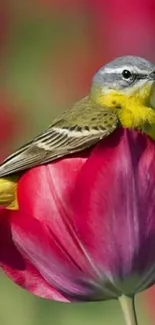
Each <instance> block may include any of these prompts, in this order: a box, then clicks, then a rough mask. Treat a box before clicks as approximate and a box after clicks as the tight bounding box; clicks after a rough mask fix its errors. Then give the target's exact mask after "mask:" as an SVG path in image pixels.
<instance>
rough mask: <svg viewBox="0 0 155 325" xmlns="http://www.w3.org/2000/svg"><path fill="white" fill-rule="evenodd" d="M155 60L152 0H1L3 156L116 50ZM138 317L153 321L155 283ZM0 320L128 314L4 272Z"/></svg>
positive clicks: (88, 320) (57, 323)
mask: <svg viewBox="0 0 155 325" xmlns="http://www.w3.org/2000/svg"><path fill="white" fill-rule="evenodd" d="M124 54H135V55H141V56H144V57H146V58H148V59H150V60H152V61H154V62H155V1H154V0H143V1H141V0H130V1H124V0H109V1H103V0H26V1H25V0H0V160H2V159H3V158H4V157H6V155H7V154H9V153H11V151H12V150H14V149H15V148H16V147H17V146H19V145H20V144H22V143H23V142H24V141H26V140H29V139H30V138H31V137H32V136H34V135H36V134H38V133H39V132H41V131H43V130H44V128H45V127H47V126H48V124H49V123H50V122H49V121H52V119H53V118H54V117H55V116H56V115H58V114H59V113H60V112H61V111H63V110H64V109H66V108H68V107H70V106H71V105H72V104H73V103H74V102H75V101H76V100H78V99H80V98H81V97H82V96H84V95H86V94H87V93H88V91H89V87H90V82H91V77H92V75H93V74H94V72H95V71H96V70H97V69H98V68H99V67H100V66H101V65H103V64H104V63H105V62H107V61H109V60H111V59H113V58H114V57H115V56H118V55H124ZM136 304H137V310H138V317H139V321H140V324H142V325H145V324H146V325H149V324H154V323H155V289H154V288H152V289H151V290H148V291H147V292H146V293H143V294H141V295H138V297H137V301H136ZM0 324H1V325H21V324H22V325H42V324H44V325H51V324H52V325H88V324H89V325H94V324H95V325H99V324H109V325H114V324H119V325H121V324H122V325H123V324H124V320H123V316H122V314H121V311H120V309H119V305H118V303H117V302H113V301H112V302H111V301H110V302H105V303H94V304H92V303H89V304H73V305H71V304H61V303H56V302H51V301H47V300H43V299H39V298H36V297H34V296H32V295H31V294H30V293H28V292H26V291H24V290H22V289H21V288H19V287H17V286H16V285H14V284H13V283H12V282H11V281H10V280H9V279H8V278H7V277H5V276H4V275H3V274H2V273H1V274H0Z"/></svg>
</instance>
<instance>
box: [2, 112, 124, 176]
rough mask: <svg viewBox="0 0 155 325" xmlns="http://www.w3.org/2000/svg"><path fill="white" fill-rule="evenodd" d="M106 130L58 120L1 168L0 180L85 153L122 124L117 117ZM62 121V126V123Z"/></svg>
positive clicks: (8, 159)
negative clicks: (62, 158)
mask: <svg viewBox="0 0 155 325" xmlns="http://www.w3.org/2000/svg"><path fill="white" fill-rule="evenodd" d="M112 118H113V121H112V123H111V125H110V127H109V125H107V126H106V125H105V126H104V127H102V126H99V127H96V126H91V127H88V126H87V125H86V126H81V127H79V125H77V124H76V125H75V126H73V125H71V126H65V124H64V125H63V126H62V124H63V123H61V119H60V120H57V123H54V124H53V125H52V126H51V127H49V128H48V129H47V130H46V131H45V132H44V133H43V134H41V135H39V136H38V137H36V138H34V139H33V140H32V141H31V142H29V143H27V144H26V145H24V146H23V147H21V148H20V149H19V150H17V151H16V152H15V153H13V154H12V155H10V156H9V157H8V158H7V159H5V160H4V162H3V163H2V164H1V165H0V177H3V176H7V175H9V174H12V173H16V172H19V171H22V170H25V169H28V168H31V167H34V166H37V165H41V164H45V163H47V162H49V161H53V160H55V159H58V158H60V157H63V156H66V155H69V154H71V153H76V152H78V151H82V150H84V149H86V148H88V147H91V146H92V145H94V144H95V143H97V142H98V141H99V140H100V139H103V138H104V137H107V136H108V135H109V134H110V133H112V132H113V131H114V130H115V129H116V127H117V124H118V120H117V118H116V116H115V115H114V114H113V115H112ZM59 121H60V123H59Z"/></svg>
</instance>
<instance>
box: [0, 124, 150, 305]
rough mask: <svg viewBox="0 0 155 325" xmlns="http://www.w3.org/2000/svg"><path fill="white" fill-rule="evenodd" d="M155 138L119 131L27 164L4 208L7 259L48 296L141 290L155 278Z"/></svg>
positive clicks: (25, 283) (21, 280)
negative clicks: (14, 201)
mask: <svg viewBox="0 0 155 325" xmlns="http://www.w3.org/2000/svg"><path fill="white" fill-rule="evenodd" d="M154 196H155V143H154V142H153V141H152V140H151V139H149V138H148V137H147V136H146V135H143V134H140V133H138V132H136V131H127V130H123V129H119V130H116V131H115V132H114V134H112V135H111V136H109V137H108V138H107V139H105V140H102V141H101V142H100V143H98V144H97V145H96V146H94V147H93V148H91V149H90V150H86V151H84V152H82V153H78V154H76V155H74V156H72V157H65V158H63V159H60V160H57V161H55V162H52V163H48V164H46V165H43V166H38V167H36V168H33V169H31V170H29V171H26V172H25V173H24V174H23V175H22V176H21V178H20V180H19V183H18V204H19V209H18V211H9V210H7V209H3V210H2V211H1V214H0V264H1V266H2V268H3V270H4V272H6V273H7V274H8V275H9V276H10V277H11V278H12V279H13V281H15V282H16V283H18V284H19V285H20V286H22V287H24V288H26V289H27V290H29V291H31V292H32V293H34V294H36V295H38V296H41V297H46V298H49V299H54V300H59V301H64V302H72V301H98V300H107V299H113V298H114V299H115V298H119V297H121V295H122V294H123V295H126V296H134V295H135V294H136V293H137V292H139V291H142V290H144V289H146V288H148V287H149V286H151V285H152V284H153V283H154V282H155V249H154V247H155V235H154V234H155V199H154Z"/></svg>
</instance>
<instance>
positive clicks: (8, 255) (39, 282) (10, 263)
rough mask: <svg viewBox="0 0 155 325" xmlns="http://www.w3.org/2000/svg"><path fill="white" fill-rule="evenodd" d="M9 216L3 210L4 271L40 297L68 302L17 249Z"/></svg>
mask: <svg viewBox="0 0 155 325" xmlns="http://www.w3.org/2000/svg"><path fill="white" fill-rule="evenodd" d="M9 214H10V213H9V211H7V210H3V211H2V210H1V216H0V266H1V267H2V269H3V271H4V272H5V273H6V274H7V275H8V276H9V277H10V278H11V279H12V280H13V281H14V282H15V283H17V284H18V285H20V286H22V287H23V288H25V289H27V290H28V291H30V292H33V294H35V295H37V296H39V297H43V298H48V299H53V300H59V301H63V302H68V300H67V299H66V298H65V297H64V296H63V295H61V293H60V292H58V291H57V290H56V289H55V288H54V287H52V286H51V285H49V284H48V283H47V281H45V280H44V279H43V277H42V276H41V275H40V274H39V272H38V270H37V269H36V268H35V267H34V266H33V265H32V264H31V263H30V261H29V260H28V259H26V257H25V256H23V255H22V254H21V253H20V251H19V250H18V249H17V247H16V245H15V243H14V241H13V235H12V233H11V226H10V218H9ZM11 214H12V213H11ZM18 217H19V215H18V213H16V215H15V218H18ZM12 219H13V218H12ZM12 222H13V220H12Z"/></svg>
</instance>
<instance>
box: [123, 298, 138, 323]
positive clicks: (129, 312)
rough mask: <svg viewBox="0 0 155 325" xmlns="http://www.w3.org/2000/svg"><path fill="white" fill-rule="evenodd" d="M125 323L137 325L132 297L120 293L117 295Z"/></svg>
mask: <svg viewBox="0 0 155 325" xmlns="http://www.w3.org/2000/svg"><path fill="white" fill-rule="evenodd" d="M119 302H120V304H121V307H122V311H123V314H124V318H125V322H126V325H138V321H137V316H136V310H135V301H134V297H128V296H125V295H122V296H120V297H119Z"/></svg>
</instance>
